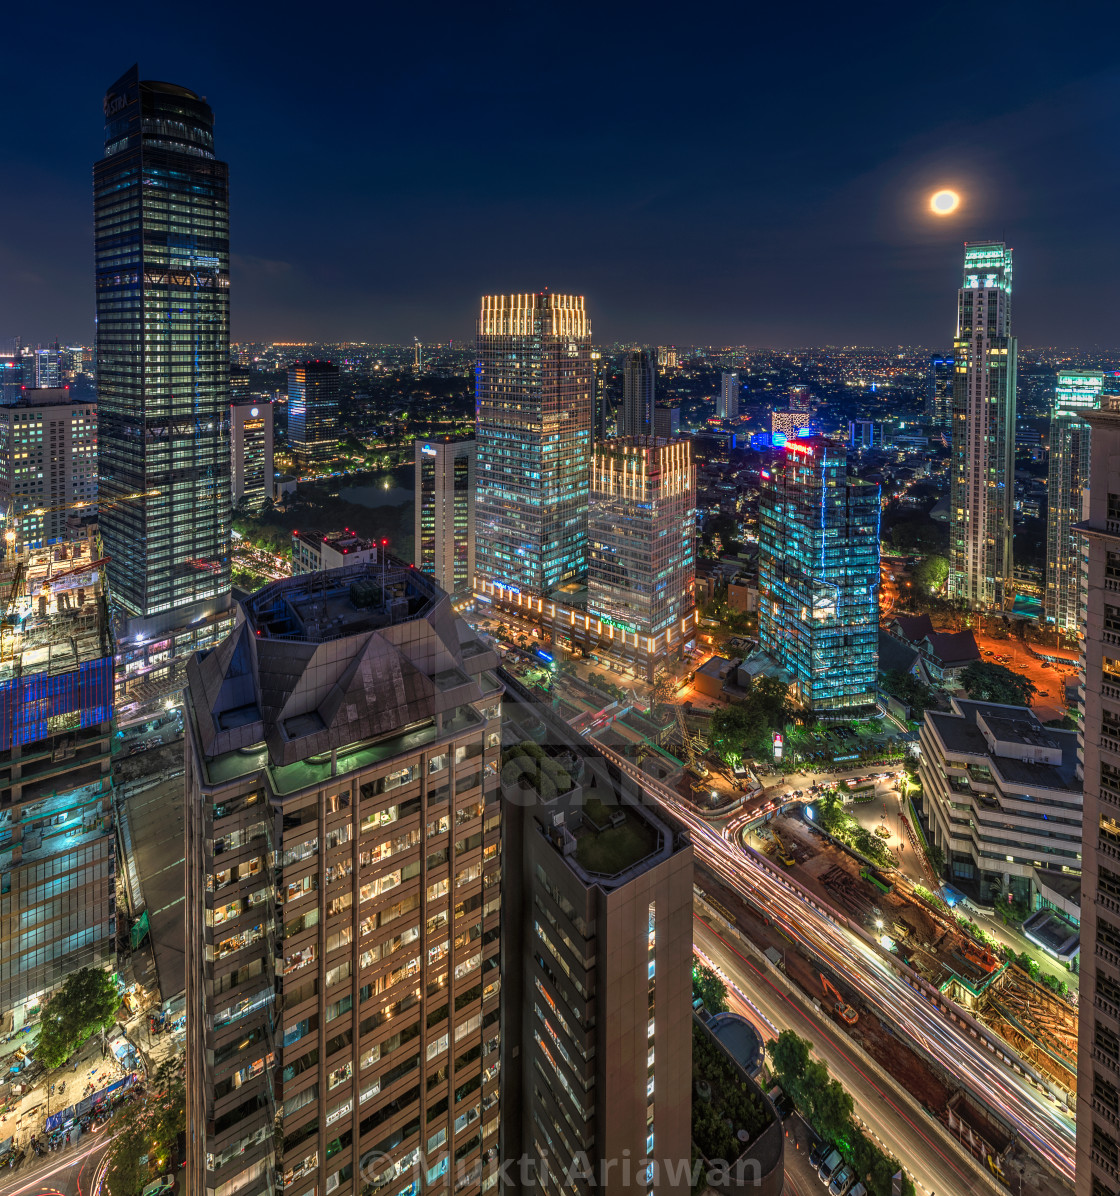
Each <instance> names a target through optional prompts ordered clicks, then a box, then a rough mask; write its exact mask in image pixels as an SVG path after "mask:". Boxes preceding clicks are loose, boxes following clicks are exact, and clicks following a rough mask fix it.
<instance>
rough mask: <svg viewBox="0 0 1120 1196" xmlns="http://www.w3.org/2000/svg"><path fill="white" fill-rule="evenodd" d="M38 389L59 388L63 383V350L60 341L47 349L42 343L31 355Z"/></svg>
mask: <svg viewBox="0 0 1120 1196" xmlns="http://www.w3.org/2000/svg"><path fill="white" fill-rule="evenodd" d="M31 368H32V372H33V375H34V379H35V382H34V385H35V389H37V390H57V389H58V388H59V387H60V386H61V385H62V350H61V348H60V347H59V344H58V341H55V343H54V344H53V345H48V346H47V347H46V348H45V349H44V348H43V347H42V346H41V345H40V346H39V348H37V349H36V350H35V351H34V353H32V355H31Z"/></svg>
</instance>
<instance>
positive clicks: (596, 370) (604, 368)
mask: <svg viewBox="0 0 1120 1196" xmlns="http://www.w3.org/2000/svg"><path fill="white" fill-rule="evenodd" d="M591 385H592V392H591V416H592V419H591V438H592V440H593V441H594V442H595V443H596V444H598V443H599V442H600V441H603V440H606V439H607V437H608V436H613V435H614V431H615V429H614V423H613V420H612V418H611V415H612V412H611V365H610V360H609V359H608V358H607V357H605V356H604V355H603V354H602V353H600V352H599V351H598V350H597V349H596V350H594V351H593V352H592V354H591Z"/></svg>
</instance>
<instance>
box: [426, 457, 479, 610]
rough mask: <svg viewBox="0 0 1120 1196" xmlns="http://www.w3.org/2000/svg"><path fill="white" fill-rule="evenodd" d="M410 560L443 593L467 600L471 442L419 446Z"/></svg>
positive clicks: (471, 551) (472, 483) (470, 570)
mask: <svg viewBox="0 0 1120 1196" xmlns="http://www.w3.org/2000/svg"><path fill="white" fill-rule="evenodd" d="M413 452H414V458H415V469H416V479H415V492H416V506H415V527H414V534H413V559H414V560H415V561H416V564H417V567H418V568H420V569H422V570H423V571H424V572H425V573H430V574H431V575H432V576H433V577H434V578H435V579H436V582H437V583H438V584H439V586H440V587H441V588H442V589H443V591H444V593H447V594H451V595H453V596H456V597H459V596H462V595H464V594H469V593H470V590H471V585H472V584H473V582H474V503H475V499H474V495H475V485H476V471H475V465H476V460H475V439H474V437H473V436H460V437H457V438H456V437H451V436H447V437H441V438H439V439H436V440H418V441H417V442H416V445H415V447H414V450H413Z"/></svg>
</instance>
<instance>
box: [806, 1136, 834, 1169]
mask: <svg viewBox="0 0 1120 1196" xmlns="http://www.w3.org/2000/svg"><path fill="white" fill-rule="evenodd" d="M835 1149H836V1144H835V1143H834V1142H826V1141H825V1140H824V1139H823V1138H818V1139H817V1140H816V1141H815V1142H814V1143H813V1145H812V1147H810V1149H809V1166H810V1167H812V1168H813V1170H814V1171H816V1170H818V1169H819V1167H820V1165H821V1163H823V1162H824V1160H825V1156H826V1155H828V1154H829V1153H830V1152H831V1151H833V1150H835Z"/></svg>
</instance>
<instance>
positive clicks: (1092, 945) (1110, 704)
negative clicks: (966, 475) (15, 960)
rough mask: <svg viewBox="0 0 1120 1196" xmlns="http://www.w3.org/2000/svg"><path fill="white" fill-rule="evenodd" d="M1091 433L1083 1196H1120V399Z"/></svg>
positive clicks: (1086, 525)
mask: <svg viewBox="0 0 1120 1196" xmlns="http://www.w3.org/2000/svg"><path fill="white" fill-rule="evenodd" d="M1084 418H1085V420H1086V422H1087V423H1088V424H1089V425H1090V427H1091V428H1092V437H1091V439H1092V463H1091V465H1090V471H1089V504H1088V517H1087V518H1086V519H1085V520H1084V522H1083V523H1082V525H1081V531H1082V533H1083V534H1084V537H1085V540H1086V543H1087V554H1086V555H1087V564H1088V583H1087V586H1086V590H1085V594H1086V611H1085V623H1084V639H1083V641H1082V644H1083V655H1082V684H1083V687H1084V688H1083V691H1082V692H1083V694H1084V700H1083V706H1082V718H1081V744H1082V769H1083V776H1084V786H1085V788H1084V805H1083V810H1082V825H1083V828H1084V832H1083V837H1082V845H1081V893H1082V900H1081V953H1080V956H1079V958H1078V968H1079V971H1080V980H1079V989H1080V993H1079V996H1080V1004H1079V1008H1080V1011H1081V1013H1080V1018H1079V1025H1078V1044H1077V1079H1078V1082H1077V1182H1076V1191H1077V1196H1101V1193H1105V1192H1115V1191H1117V1190H1118V1189H1120V1126H1118V1125H1117V1117H1116V1112H1115V1108H1114V1106H1117V1105H1120V646H1118V639H1120V398H1117V397H1114V396H1112V395H1108V396H1106V397H1104V398H1103V399H1102V400H1101V407H1100V409H1099V410H1093V409H1089V410H1087V411H1086V412H1085V417H1084Z"/></svg>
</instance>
